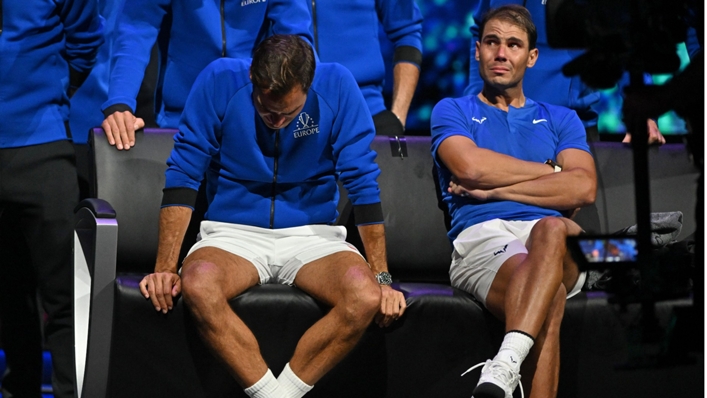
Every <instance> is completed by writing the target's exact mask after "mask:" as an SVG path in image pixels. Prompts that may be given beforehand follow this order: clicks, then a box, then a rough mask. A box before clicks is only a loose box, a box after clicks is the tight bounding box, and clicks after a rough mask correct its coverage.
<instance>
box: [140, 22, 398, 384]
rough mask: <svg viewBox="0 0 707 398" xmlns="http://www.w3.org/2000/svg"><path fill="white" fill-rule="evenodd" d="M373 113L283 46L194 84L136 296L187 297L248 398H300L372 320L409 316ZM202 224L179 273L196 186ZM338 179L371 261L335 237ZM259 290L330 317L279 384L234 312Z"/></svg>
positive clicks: (279, 41)
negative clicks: (298, 299) (398, 278)
mask: <svg viewBox="0 0 707 398" xmlns="http://www.w3.org/2000/svg"><path fill="white" fill-rule="evenodd" d="M373 137H374V130H373V122H372V119H371V114H370V112H369V111H368V108H367V107H366V103H365V101H364V100H363V96H362V95H361V91H360V90H359V89H358V86H357V85H356V81H355V80H354V78H353V76H352V75H351V73H350V72H349V71H348V70H347V69H346V68H344V67H343V66H341V65H339V64H326V63H320V64H316V63H315V58H314V51H313V50H312V47H311V46H310V45H309V44H308V43H307V42H306V41H304V40H303V39H301V38H300V37H298V36H293V35H286V36H283V35H276V36H272V37H270V38H268V39H266V40H265V41H264V42H263V43H261V44H260V45H259V46H258V47H257V48H256V50H255V53H254V56H253V60H252V62H248V60H242V59H220V60H217V61H215V62H213V63H211V64H210V65H209V66H208V67H207V68H206V69H205V70H204V71H203V72H202V73H201V74H200V75H199V77H198V78H197V81H196V83H195V84H194V88H193V89H192V92H191V93H190V94H189V97H188V99H187V102H186V106H185V108H184V114H183V116H182V119H181V122H180V125H179V134H178V135H177V137H176V138H175V147H174V150H173V151H172V154H171V156H170V158H169V160H168V169H167V174H166V183H165V190H164V198H163V208H162V210H161V213H160V243H159V249H158V255H157V263H156V265H155V273H153V274H151V275H148V276H146V277H145V278H144V279H143V280H142V282H141V283H140V287H141V290H142V293H143V294H144V295H145V297H148V298H150V299H151V300H152V304H153V305H154V306H155V308H156V309H157V310H160V311H163V312H165V313H166V312H167V311H169V310H170V309H172V303H173V301H172V298H173V297H174V296H176V295H177V294H179V293H180V292H182V293H183V294H184V302H185V304H186V305H187V307H189V309H190V310H191V312H192V314H194V316H195V317H196V320H197V325H198V327H199V331H200V333H201V336H202V338H203V339H204V340H205V341H206V343H207V344H208V345H210V346H211V347H212V349H213V351H214V352H215V353H217V355H219V357H220V359H221V360H222V361H223V363H225V364H226V366H228V368H229V370H230V373H231V374H233V375H234V377H235V378H236V380H237V381H238V382H239V384H240V385H241V386H242V387H243V388H244V389H245V392H246V393H247V394H248V395H249V396H251V397H256V398H257V397H261V398H265V397H267V398H277V397H301V396H303V395H304V394H306V393H307V392H308V391H309V389H311V388H312V385H313V384H314V383H316V382H317V381H318V380H319V379H320V378H321V377H322V376H324V374H326V373H327V372H328V371H329V370H330V369H332V368H333V367H334V366H335V365H336V364H337V363H338V362H339V361H340V360H341V359H342V358H343V357H344V356H345V355H346V354H347V353H348V352H349V351H350V350H351V349H352V348H353V347H354V345H355V344H356V343H357V342H358V340H359V339H360V337H361V336H362V334H363V332H364V331H365V329H366V328H367V327H368V325H369V324H370V322H371V321H372V320H373V319H374V318H375V319H376V322H377V323H378V325H379V326H387V325H389V324H390V323H391V322H393V321H394V320H395V319H397V318H398V317H399V316H400V315H402V313H403V312H404V310H405V299H404V297H403V295H402V293H400V292H398V291H396V290H393V289H392V288H391V287H390V283H391V276H390V274H389V273H388V269H387V263H386V254H385V232H384V227H383V212H382V209H381V204H380V198H379V189H378V184H377V182H376V178H377V177H378V175H379V174H380V170H379V169H378V166H377V164H376V163H375V156H376V154H375V152H373V151H372V150H371V149H370V143H371V141H372V140H373ZM204 174H206V180H207V189H206V191H207V196H208V202H209V207H208V212H207V213H206V216H205V221H203V222H202V224H201V232H200V240H199V241H198V242H197V243H196V244H195V245H194V246H193V247H192V248H191V250H190V252H189V255H188V256H187V258H186V259H185V260H184V263H183V266H182V269H181V274H178V273H177V256H178V254H179V248H180V246H181V241H182V238H183V236H184V232H185V230H186V227H187V224H188V222H189V218H190V215H191V211H192V207H193V204H194V202H195V199H196V194H197V190H198V189H199V185H200V181H201V179H202V176H203V175H204ZM337 179H341V181H342V182H343V184H344V186H345V187H346V188H347V190H348V192H349V198H350V199H351V202H352V203H353V211H354V214H355V219H356V223H357V224H358V230H359V232H360V234H361V238H362V241H363V245H364V247H365V249H366V255H367V260H368V263H367V262H366V260H365V259H364V258H363V257H362V256H361V255H360V254H359V252H358V251H357V250H356V249H355V248H354V247H353V246H352V245H350V244H348V243H347V242H346V241H345V240H344V239H345V238H346V229H345V228H344V227H343V226H336V225H334V223H335V221H336V218H337V210H336V207H337V203H338V186H337V182H336V180H337ZM263 283H281V284H289V285H293V284H294V285H296V286H297V287H298V288H300V289H302V290H303V291H304V292H306V293H308V294H311V295H312V296H314V297H316V298H317V299H318V300H320V301H321V302H323V303H324V304H326V305H329V306H330V307H331V310H330V311H329V312H328V313H327V315H325V316H324V317H323V318H322V319H321V320H320V321H319V322H317V323H316V324H314V325H313V326H312V327H311V328H310V329H309V330H307V332H305V334H304V335H303V336H302V338H301V339H300V341H299V343H298V345H297V348H296V349H295V353H294V355H293V356H292V358H291V360H290V362H289V363H288V364H287V365H286V366H285V369H284V370H283V372H282V373H281V374H280V376H279V377H278V378H277V379H276V378H275V377H274V375H273V374H272V372H271V371H270V370H269V369H268V365H267V364H266V363H265V361H264V360H263V358H262V356H261V355H260V351H259V349H258V343H257V341H256V339H255V336H253V333H252V332H251V331H250V330H249V329H248V327H247V326H246V325H245V324H244V323H243V322H242V321H241V320H240V318H238V316H237V315H236V314H235V313H234V312H233V311H232V310H231V309H230V307H229V306H228V304H227V301H228V299H230V298H232V297H235V296H237V295H238V294H240V293H242V292H243V291H245V290H246V289H247V288H249V287H251V286H253V285H256V284H263Z"/></svg>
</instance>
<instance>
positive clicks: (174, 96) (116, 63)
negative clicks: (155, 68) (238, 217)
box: [101, 0, 312, 149]
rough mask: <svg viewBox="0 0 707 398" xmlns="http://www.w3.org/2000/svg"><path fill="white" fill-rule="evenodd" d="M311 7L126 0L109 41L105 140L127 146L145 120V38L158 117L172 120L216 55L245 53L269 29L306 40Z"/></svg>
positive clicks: (240, 0) (170, 123)
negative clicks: (154, 53)
mask: <svg viewBox="0 0 707 398" xmlns="http://www.w3.org/2000/svg"><path fill="white" fill-rule="evenodd" d="M311 21H312V19H311V15H310V13H309V10H308V9H307V4H306V2H305V1H302V0H269V1H260V0H183V1H176V0H125V5H124V7H123V10H122V15H121V16H120V19H119V20H118V27H117V29H118V32H117V34H116V38H115V42H114V43H113V64H112V67H111V74H110V85H109V89H108V100H107V101H106V102H105V103H104V104H103V106H102V108H101V110H102V111H103V114H104V116H105V120H104V121H103V123H102V127H103V129H104V130H105V131H106V136H107V138H108V141H109V142H110V144H111V145H115V146H116V148H118V149H130V147H132V146H133V145H134V144H135V130H137V129H139V128H142V127H143V126H144V121H143V120H142V119H139V118H136V117H135V116H134V114H135V107H136V105H137V104H136V98H137V95H138V91H139V90H140V84H141V82H142V80H143V76H144V74H145V68H146V66H147V65H148V62H149V60H150V52H151V49H152V46H153V45H154V44H155V42H157V45H158V47H159V54H160V63H159V77H158V82H157V88H156V93H155V102H156V103H155V108H156V109H155V111H156V113H157V124H158V125H159V126H160V127H163V128H177V127H178V125H179V118H180V116H181V114H182V111H183V110H184V104H185V102H186V99H187V95H188V94H189V90H190V89H191V86H192V84H194V81H195V80H196V77H197V75H198V74H199V72H201V71H202V69H204V68H205V67H206V66H207V65H208V64H209V63H211V62H212V61H214V60H216V59H219V58H250V57H251V56H252V52H253V49H254V48H255V46H256V45H257V44H258V43H260V42H261V41H262V40H263V39H264V38H266V37H268V36H270V35H272V34H296V35H300V36H302V37H303V38H305V39H306V40H308V41H309V42H310V43H311V42H312V34H311V29H312V26H311Z"/></svg>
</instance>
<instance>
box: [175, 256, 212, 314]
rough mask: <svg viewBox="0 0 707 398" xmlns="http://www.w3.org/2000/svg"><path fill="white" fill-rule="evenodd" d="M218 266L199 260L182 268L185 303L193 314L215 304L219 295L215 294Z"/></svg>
mask: <svg viewBox="0 0 707 398" xmlns="http://www.w3.org/2000/svg"><path fill="white" fill-rule="evenodd" d="M215 278H216V265H215V264H213V263H211V262H208V261H202V260H197V261H194V262H191V263H188V264H185V265H184V267H183V268H182V274H181V279H182V297H183V299H184V303H185V304H186V305H187V306H188V307H189V308H190V309H191V310H192V312H200V311H198V310H199V309H203V308H206V307H208V306H210V305H211V304H213V303H214V302H215V301H216V300H217V298H218V295H217V294H214V293H215V290H216V288H217V285H216V280H215Z"/></svg>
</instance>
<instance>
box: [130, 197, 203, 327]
mask: <svg viewBox="0 0 707 398" xmlns="http://www.w3.org/2000/svg"><path fill="white" fill-rule="evenodd" d="M191 214H192V210H191V208H189V207H184V206H170V207H164V208H162V210H160V231H159V246H158V247H157V261H156V262H155V272H154V273H152V274H150V275H147V276H145V277H144V278H143V279H142V281H140V291H141V292H142V294H143V296H145V298H149V299H150V300H151V301H152V304H153V305H154V307H155V309H156V310H157V311H162V312H163V313H165V314H166V313H167V311H169V310H171V309H172V308H173V306H174V304H173V300H172V298H174V297H177V296H178V295H179V294H180V293H181V290H182V284H181V280H180V278H179V275H178V274H177V261H178V259H179V252H180V250H181V247H182V241H183V240H184V234H185V233H186V230H187V227H188V226H189V220H190V219H191Z"/></svg>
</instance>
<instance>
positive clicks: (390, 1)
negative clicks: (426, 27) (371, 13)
mask: <svg viewBox="0 0 707 398" xmlns="http://www.w3.org/2000/svg"><path fill="white" fill-rule="evenodd" d="M376 12H377V13H378V20H379V21H380V22H381V24H382V25H383V30H384V31H385V33H386V35H387V36H388V39H389V40H390V41H391V42H392V43H393V45H394V46H395V55H394V62H395V63H398V62H408V63H412V64H414V65H416V66H417V67H420V64H421V63H422V13H421V12H420V9H419V8H418V6H417V4H416V3H415V1H414V0H377V1H376Z"/></svg>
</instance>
